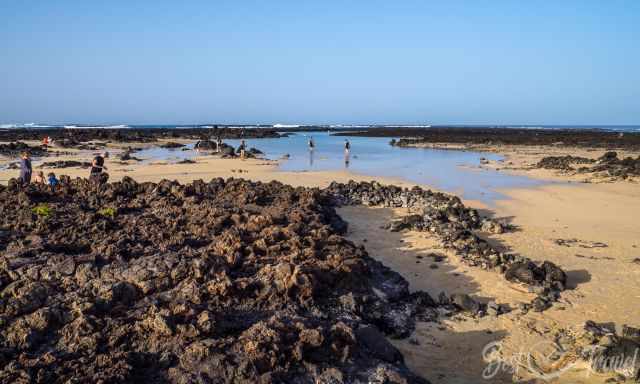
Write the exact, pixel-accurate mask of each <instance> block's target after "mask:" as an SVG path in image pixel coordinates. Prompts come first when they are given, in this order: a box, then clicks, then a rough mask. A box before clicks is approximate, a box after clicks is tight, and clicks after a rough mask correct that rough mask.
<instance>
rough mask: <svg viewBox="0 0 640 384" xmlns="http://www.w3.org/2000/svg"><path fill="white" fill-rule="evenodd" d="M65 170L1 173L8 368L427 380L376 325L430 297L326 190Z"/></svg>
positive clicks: (110, 374) (404, 327)
mask: <svg viewBox="0 0 640 384" xmlns="http://www.w3.org/2000/svg"><path fill="white" fill-rule="evenodd" d="M61 179H62V182H61V186H59V187H58V188H57V189H56V190H55V191H54V192H51V191H50V190H49V188H46V187H40V186H37V185H30V186H28V187H26V188H22V187H19V186H18V185H17V183H15V181H12V182H10V184H9V185H8V186H7V187H0V196H1V197H2V200H1V201H2V206H1V208H0V213H2V216H3V217H2V222H1V231H0V248H1V249H2V257H1V259H0V289H1V293H0V334H2V340H3V341H2V345H1V346H0V348H1V349H0V351H1V353H0V367H1V368H0V382H7V383H9V382H19V381H25V382H42V383H44V382H50V381H52V380H56V381H60V382H62V381H66V380H71V379H73V380H79V381H94V382H95V381H104V382H127V381H135V380H138V379H141V378H143V377H144V378H145V380H151V381H154V380H161V381H170V382H191V381H209V380H214V378H215V380H222V381H223V382H283V381H287V382H291V381H296V382H336V383H339V382H345V383H351V382H390V383H424V382H425V381H424V380H423V379H420V378H418V377H417V376H415V375H413V374H412V373H411V372H409V371H408V369H407V368H406V367H405V366H404V364H403V363H402V356H401V355H400V353H399V352H398V351H397V350H396V349H395V348H394V347H392V346H391V344H389V343H388V341H386V339H385V338H384V336H383V333H382V332H384V333H387V334H390V335H395V336H398V337H406V336H407V335H408V334H409V333H410V332H411V330H412V327H413V322H414V321H415V318H417V317H421V316H422V317H426V318H432V317H433V316H435V311H436V307H437V304H436V303H435V302H434V301H433V300H432V299H431V298H430V297H429V295H428V294H426V293H422V292H418V293H413V294H410V293H409V291H408V283H407V282H406V281H405V280H404V279H403V278H402V277H401V276H400V275H398V274H397V273H395V272H393V271H391V270H389V269H388V268H386V267H384V266H382V265H381V264H380V263H378V262H376V261H374V260H373V259H371V258H370V257H369V256H368V255H367V253H366V251H365V250H364V249H363V248H359V247H356V246H355V245H354V244H352V243H350V242H348V241H346V240H345V239H344V238H343V237H342V236H341V235H340V234H341V233H342V232H343V231H344V230H345V228H346V223H345V222H343V221H342V220H341V219H340V218H339V217H338V216H337V215H336V213H335V210H334V209H333V208H332V203H331V202H330V201H329V199H328V197H327V195H326V194H323V193H321V192H320V191H318V190H314V189H308V188H297V189H294V188H292V187H288V186H285V185H282V184H280V183H276V182H273V183H268V184H262V183H252V182H248V181H244V180H234V179H229V180H227V181H224V180H221V179H217V180H212V181H211V182H209V183H204V182H201V181H200V182H198V181H196V182H193V183H191V184H188V185H179V184H178V183H175V182H169V181H164V182H161V183H158V184H154V183H136V182H135V181H133V180H132V179H128V178H125V179H124V180H123V181H122V182H116V183H111V184H104V185H101V186H96V185H92V184H90V183H89V182H88V181H86V180H83V179H76V180H69V179H68V178H61ZM159 228H165V230H158V229H159Z"/></svg>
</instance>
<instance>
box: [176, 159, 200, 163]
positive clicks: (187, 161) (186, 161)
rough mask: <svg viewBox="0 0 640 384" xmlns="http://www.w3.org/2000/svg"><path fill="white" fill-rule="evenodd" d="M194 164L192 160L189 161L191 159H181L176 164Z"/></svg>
mask: <svg viewBox="0 0 640 384" xmlns="http://www.w3.org/2000/svg"><path fill="white" fill-rule="evenodd" d="M195 163H196V162H195V161H194V160H191V159H183V160H180V161H178V163H177V164H195Z"/></svg>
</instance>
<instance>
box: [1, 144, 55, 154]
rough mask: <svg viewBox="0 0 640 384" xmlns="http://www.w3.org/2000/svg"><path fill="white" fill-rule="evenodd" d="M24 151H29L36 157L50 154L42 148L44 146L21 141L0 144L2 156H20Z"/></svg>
mask: <svg viewBox="0 0 640 384" xmlns="http://www.w3.org/2000/svg"><path fill="white" fill-rule="evenodd" d="M22 152H29V154H30V155H31V156H36V157H41V156H47V155H48V153H47V151H46V150H44V149H42V147H40V146H30V145H29V144H26V143H23V142H21V141H18V142H14V143H8V144H0V155H2V156H6V157H19V156H20V154H21V153H22Z"/></svg>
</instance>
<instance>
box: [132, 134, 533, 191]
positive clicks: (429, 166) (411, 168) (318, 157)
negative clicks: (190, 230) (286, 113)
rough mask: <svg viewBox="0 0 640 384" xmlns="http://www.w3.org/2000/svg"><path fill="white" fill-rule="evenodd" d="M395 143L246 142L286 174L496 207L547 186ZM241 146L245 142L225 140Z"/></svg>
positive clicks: (464, 155) (171, 153)
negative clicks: (380, 179)
mask: <svg viewBox="0 0 640 384" xmlns="http://www.w3.org/2000/svg"><path fill="white" fill-rule="evenodd" d="M310 137H313V141H314V143H315V149H314V150H313V151H311V150H309V146H308V140H309V138H310ZM345 139H348V140H349V141H350V143H351V150H350V154H349V156H348V157H347V156H345V151H344V141H345ZM390 140H391V139H390V138H370V137H345V136H333V135H329V134H328V133H322V132H314V133H313V134H312V135H309V134H308V133H301V132H300V133H296V134H292V135H291V136H289V137H284V138H279V139H253V140H246V142H247V146H248V147H256V148H258V149H259V150H261V151H263V152H264V153H265V155H266V157H267V158H269V159H280V158H282V157H283V156H284V155H289V158H288V159H287V160H286V161H282V162H281V164H280V169H281V170H283V171H293V172H304V171H332V170H341V169H348V170H350V171H353V172H355V173H358V174H363V175H370V176H384V177H393V178H397V179H403V180H406V181H409V182H414V183H418V184H426V185H431V186H433V187H435V188H438V189H441V190H444V191H448V192H452V193H456V194H458V195H461V196H463V197H464V198H467V199H476V200H482V201H484V202H488V203H491V202H492V201H494V200H496V199H500V198H503V197H504V196H503V195H501V194H500V193H499V192H498V191H497V190H498V189H503V188H522V187H533V186H538V185H541V184H543V183H544V181H541V180H534V179H531V178H528V177H525V176H516V175H510V174H507V173H504V172H500V171H494V170H486V169H479V168H478V166H479V165H480V159H481V158H483V157H484V158H486V159H490V160H500V159H501V157H500V156H498V155H495V154H492V153H481V152H470V151H457V150H438V149H423V148H397V147H392V146H391V145H389V141H390ZM226 142H227V143H229V144H231V145H233V146H234V147H237V146H238V144H239V143H240V140H226ZM188 148H189V150H187V151H183V150H181V149H172V150H168V149H163V148H152V149H147V150H143V151H140V152H137V153H136V154H135V156H137V157H140V158H143V159H152V160H170V161H172V160H173V161H179V160H182V159H190V158H194V157H196V156H197V154H196V152H195V151H193V150H192V148H193V144H191V145H189V146H188Z"/></svg>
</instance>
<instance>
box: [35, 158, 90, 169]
mask: <svg viewBox="0 0 640 384" xmlns="http://www.w3.org/2000/svg"><path fill="white" fill-rule="evenodd" d="M73 167H80V168H89V167H91V163H90V162H88V161H76V160H58V161H46V162H44V163H42V164H40V168H73Z"/></svg>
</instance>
